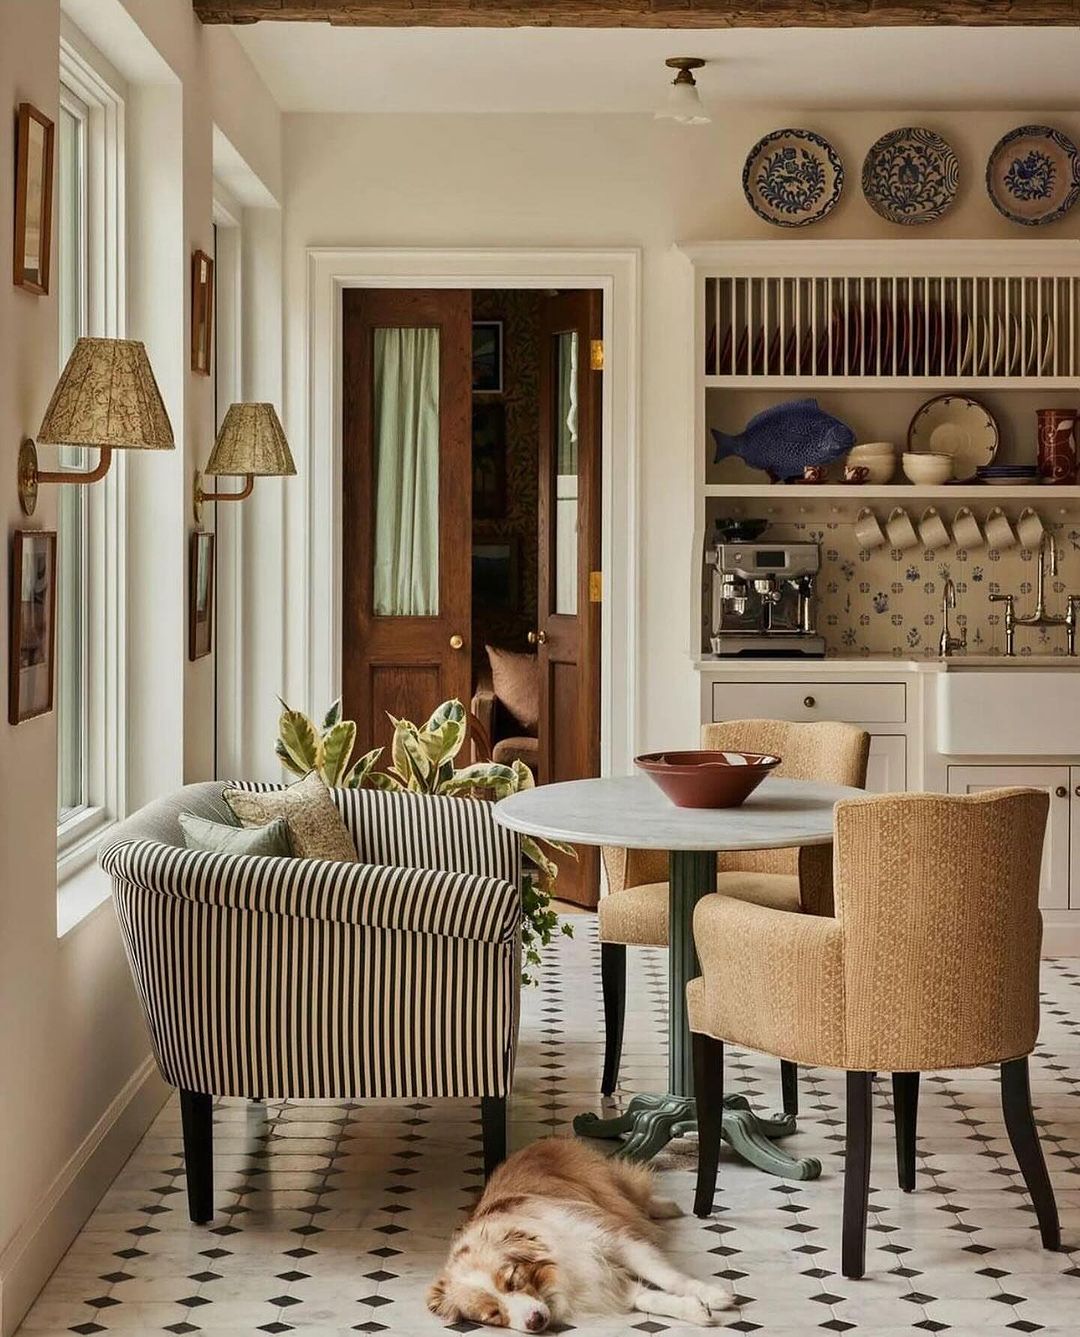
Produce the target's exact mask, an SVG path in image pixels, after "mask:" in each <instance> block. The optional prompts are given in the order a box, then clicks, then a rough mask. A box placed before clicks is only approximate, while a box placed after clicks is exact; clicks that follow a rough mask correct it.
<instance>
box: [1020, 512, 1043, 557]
mask: <svg viewBox="0 0 1080 1337" xmlns="http://www.w3.org/2000/svg"><path fill="white" fill-rule="evenodd" d="M1016 532H1017V534H1018V535H1019V536H1020V545H1021V547H1024V548H1027V549H1028V551H1029V552H1034V551H1035V550H1036V549H1037V548H1038V547H1039V545H1040V544H1041V543H1042V538H1043V522H1042V521H1041V520H1040V519H1039V513H1038V512H1037V511H1033V510H1032V509H1031V507H1030V506H1028V507H1026V508H1025V509H1024V510H1022V511H1021V512H1020V519H1019V520H1017V522H1016Z"/></svg>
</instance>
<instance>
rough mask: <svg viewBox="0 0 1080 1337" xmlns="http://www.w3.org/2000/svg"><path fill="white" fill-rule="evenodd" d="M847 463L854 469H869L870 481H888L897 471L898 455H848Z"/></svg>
mask: <svg viewBox="0 0 1080 1337" xmlns="http://www.w3.org/2000/svg"><path fill="white" fill-rule="evenodd" d="M847 463H848V465H849V466H850V467H851V468H852V469H865V470H867V474H866V481H867V482H868V483H887V482H888V481H889V480H890V479H891V478H892V476H893V474H894V473H896V456H895V455H894V454H892V452H891V451H890V452H889V454H888V455H848V457H847Z"/></svg>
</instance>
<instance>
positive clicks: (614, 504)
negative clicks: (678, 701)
mask: <svg viewBox="0 0 1080 1337" xmlns="http://www.w3.org/2000/svg"><path fill="white" fill-rule="evenodd" d="M307 257H308V266H307V268H308V274H307V331H306V334H307V354H306V376H305V378H304V386H303V396H304V402H303V409H302V412H297V413H293V412H290V413H289V419H290V439H291V441H292V444H293V453H294V455H297V456H298V459H297V464H298V472H299V474H300V477H299V478H298V479H297V485H296V486H293V487H290V488H289V489H288V491H287V492H286V513H287V514H288V513H289V512H292V513H293V514H294V515H296V514H299V516H301V517H302V519H303V527H302V532H303V533H304V534H305V535H306V538H305V541H304V543H303V562H302V568H303V569H302V571H301V573H300V580H299V581H297V582H296V583H295V585H294V586H293V595H294V598H295V602H294V601H293V600H292V599H290V600H288V601H287V603H286V610H285V611H286V621H287V625H289V624H291V625H292V626H293V627H294V628H295V630H293V632H292V634H291V635H290V636H289V641H290V642H291V643H292V644H294V645H295V644H296V643H297V642H296V640H295V639H294V637H295V636H296V634H297V632H299V633H301V634H302V635H304V637H305V641H304V649H303V651H302V659H301V661H300V662H299V663H295V662H294V663H293V664H290V674H289V677H290V693H291V695H290V699H295V700H301V701H303V702H304V703H305V705H306V706H307V707H309V708H312V709H321V708H322V707H323V706H324V705H325V704H326V703H328V702H329V701H331V700H333V699H334V698H335V697H336V696H338V695H340V692H341V636H342V620H341V594H342V577H341V555H342V532H343V517H342V497H341V476H342V475H341V471H342V352H341V329H342V293H343V291H344V289H346V288H474V289H475V288H597V289H599V290H600V291H601V292H602V293H603V295H604V373H605V374H604V385H603V397H602V404H603V423H602V431H601V457H602V473H603V479H602V498H601V514H602V522H601V524H602V530H603V533H602V562H603V570H604V599H603V604H602V608H601V619H600V621H601V632H600V644H601V665H600V770H601V773H602V774H605V775H608V774H622V773H625V772H627V771H628V770H629V769H630V763H631V759H632V757H633V750H634V744H635V742H636V739H637V738H638V736H639V734H638V679H639V671H638V669H639V662H638V661H639V656H640V653H641V650H640V647H639V644H638V636H637V626H638V615H639V605H638V596H639V588H640V587H639V579H640V571H639V563H638V547H639V544H638V532H639V514H638V471H639V457H640V451H639V436H640V421H641V410H640V393H641V329H640V310H641V252H640V250H639V249H637V248H630V247H627V248H618V249H604V250H577V249H573V250H564V249H561V248H552V249H529V250H519V249H490V250H488V249H453V250H434V249H392V248H382V247H365V246H357V247H310V248H308V250H307ZM616 443H618V449H616ZM294 508H295V509H294ZM327 517H329V523H327ZM315 590H318V591H319V592H320V597H314V593H313V592H314V591H315ZM323 592H325V593H323ZM327 595H328V596H329V597H327ZM290 607H296V608H297V610H298V619H299V624H300V625H299V626H298V627H297V626H296V624H295V623H294V622H293V619H292V618H291V617H290V616H289V608H290ZM297 688H299V690H297Z"/></svg>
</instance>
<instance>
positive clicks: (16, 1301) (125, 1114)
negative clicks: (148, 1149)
mask: <svg viewBox="0 0 1080 1337" xmlns="http://www.w3.org/2000/svg"><path fill="white" fill-rule="evenodd" d="M168 1095H169V1088H168V1087H167V1086H166V1085H165V1083H164V1082H163V1081H162V1080H161V1078H160V1077H159V1076H158V1071H157V1065H156V1064H155V1062H154V1060H153V1059H152V1058H150V1057H148V1058H146V1059H145V1060H144V1061H143V1062H142V1063H141V1064H140V1065H139V1067H138V1068H137V1069H136V1070H135V1072H134V1073H132V1075H131V1077H130V1078H128V1080H127V1082H125V1084H124V1086H123V1088H122V1089H121V1090H120V1091H119V1093H118V1094H117V1096H116V1098H115V1099H114V1100H113V1101H112V1102H111V1103H110V1105H109V1107H108V1109H106V1111H105V1113H104V1114H103V1115H102V1116H101V1118H100V1119H99V1120H98V1121H97V1123H96V1124H95V1125H94V1127H93V1128H92V1129H91V1130H90V1132H89V1134H88V1135H87V1136H86V1138H84V1140H83V1142H82V1144H81V1145H80V1146H79V1147H78V1149H77V1150H76V1152H75V1154H74V1155H73V1156H72V1157H71V1158H70V1160H69V1161H68V1162H67V1164H66V1165H65V1166H64V1167H63V1169H62V1170H61V1171H60V1173H59V1174H58V1175H57V1176H56V1178H55V1179H54V1180H53V1182H52V1184H50V1186H49V1188H48V1190H47V1191H46V1192H45V1194H44V1195H43V1196H42V1199H41V1201H40V1203H39V1204H38V1206H37V1208H36V1209H35V1210H34V1212H32V1213H31V1215H30V1216H29V1217H28V1218H27V1219H26V1220H25V1221H24V1222H23V1223H22V1225H21V1226H20V1227H19V1229H18V1230H17V1231H16V1232H15V1235H14V1237H13V1238H12V1240H11V1242H10V1244H8V1246H7V1248H6V1249H5V1250H4V1251H3V1253H2V1254H0V1337H11V1335H12V1334H13V1333H14V1331H15V1329H16V1328H17V1327H18V1325H19V1324H20V1323H21V1322H22V1320H23V1318H24V1317H25V1315H26V1311H27V1310H28V1309H29V1308H30V1306H31V1305H32V1304H33V1303H34V1300H35V1299H36V1298H37V1295H38V1293H39V1292H40V1290H41V1288H42V1287H43V1286H44V1285H45V1283H46V1281H48V1279H49V1277H50V1276H51V1275H52V1272H53V1270H54V1269H55V1267H56V1265H57V1263H59V1261H60V1259H61V1258H63V1256H64V1254H65V1253H66V1252H67V1249H68V1247H69V1245H70V1244H71V1241H72V1240H73V1239H74V1238H75V1236H76V1235H77V1234H78V1233H79V1231H80V1230H81V1229H82V1227H83V1225H84V1224H85V1223H86V1219H87V1217H89V1216H90V1214H91V1212H93V1210H94V1208H95V1207H96V1206H97V1205H98V1203H99V1202H100V1201H101V1199H102V1197H103V1196H104V1194H105V1191H106V1190H107V1189H108V1187H109V1185H110V1184H111V1183H112V1181H113V1180H114V1179H115V1178H116V1176H117V1174H118V1173H119V1172H120V1170H121V1168H122V1167H123V1165H124V1162H125V1161H126V1160H127V1159H128V1157H129V1156H130V1155H131V1153H132V1151H133V1150H134V1148H135V1145H136V1144H137V1143H138V1141H139V1139H140V1138H141V1137H142V1135H143V1134H144V1133H145V1132H146V1130H147V1128H149V1127H150V1125H151V1123H153V1121H154V1119H155V1117H156V1116H157V1114H158V1112H159V1110H160V1109H161V1107H162V1105H163V1104H164V1103H165V1100H166V1099H167V1098H168Z"/></svg>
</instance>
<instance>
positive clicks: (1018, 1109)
mask: <svg viewBox="0 0 1080 1337" xmlns="http://www.w3.org/2000/svg"><path fill="white" fill-rule="evenodd" d="M1001 1108H1002V1112H1003V1113H1004V1115H1005V1127H1006V1129H1007V1130H1008V1133H1009V1141H1010V1142H1011V1143H1012V1149H1013V1154H1014V1155H1015V1156H1016V1159H1017V1161H1018V1162H1019V1164H1020V1173H1021V1174H1022V1175H1023V1176H1024V1183H1025V1184H1026V1185H1027V1190H1028V1192H1029V1193H1030V1194H1031V1201H1032V1204H1033V1205H1034V1207H1035V1215H1036V1217H1037V1218H1038V1221H1039V1233H1040V1234H1041V1235H1042V1242H1043V1247H1044V1248H1046V1249H1060V1248H1061V1225H1060V1222H1059V1221H1058V1210H1057V1203H1056V1202H1055V1201H1054V1189H1053V1185H1052V1184H1051V1183H1050V1176H1049V1174H1047V1171H1046V1161H1045V1160H1044V1159H1043V1153H1042V1147H1041V1146H1040V1144H1039V1133H1038V1129H1037V1128H1036V1127H1035V1115H1034V1113H1033V1112H1032V1109H1031V1083H1030V1081H1029V1079H1028V1061H1027V1058H1026V1057H1025V1058H1014V1059H1012V1060H1011V1061H1010V1062H1008V1063H1003V1064H1002V1065H1001Z"/></svg>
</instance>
